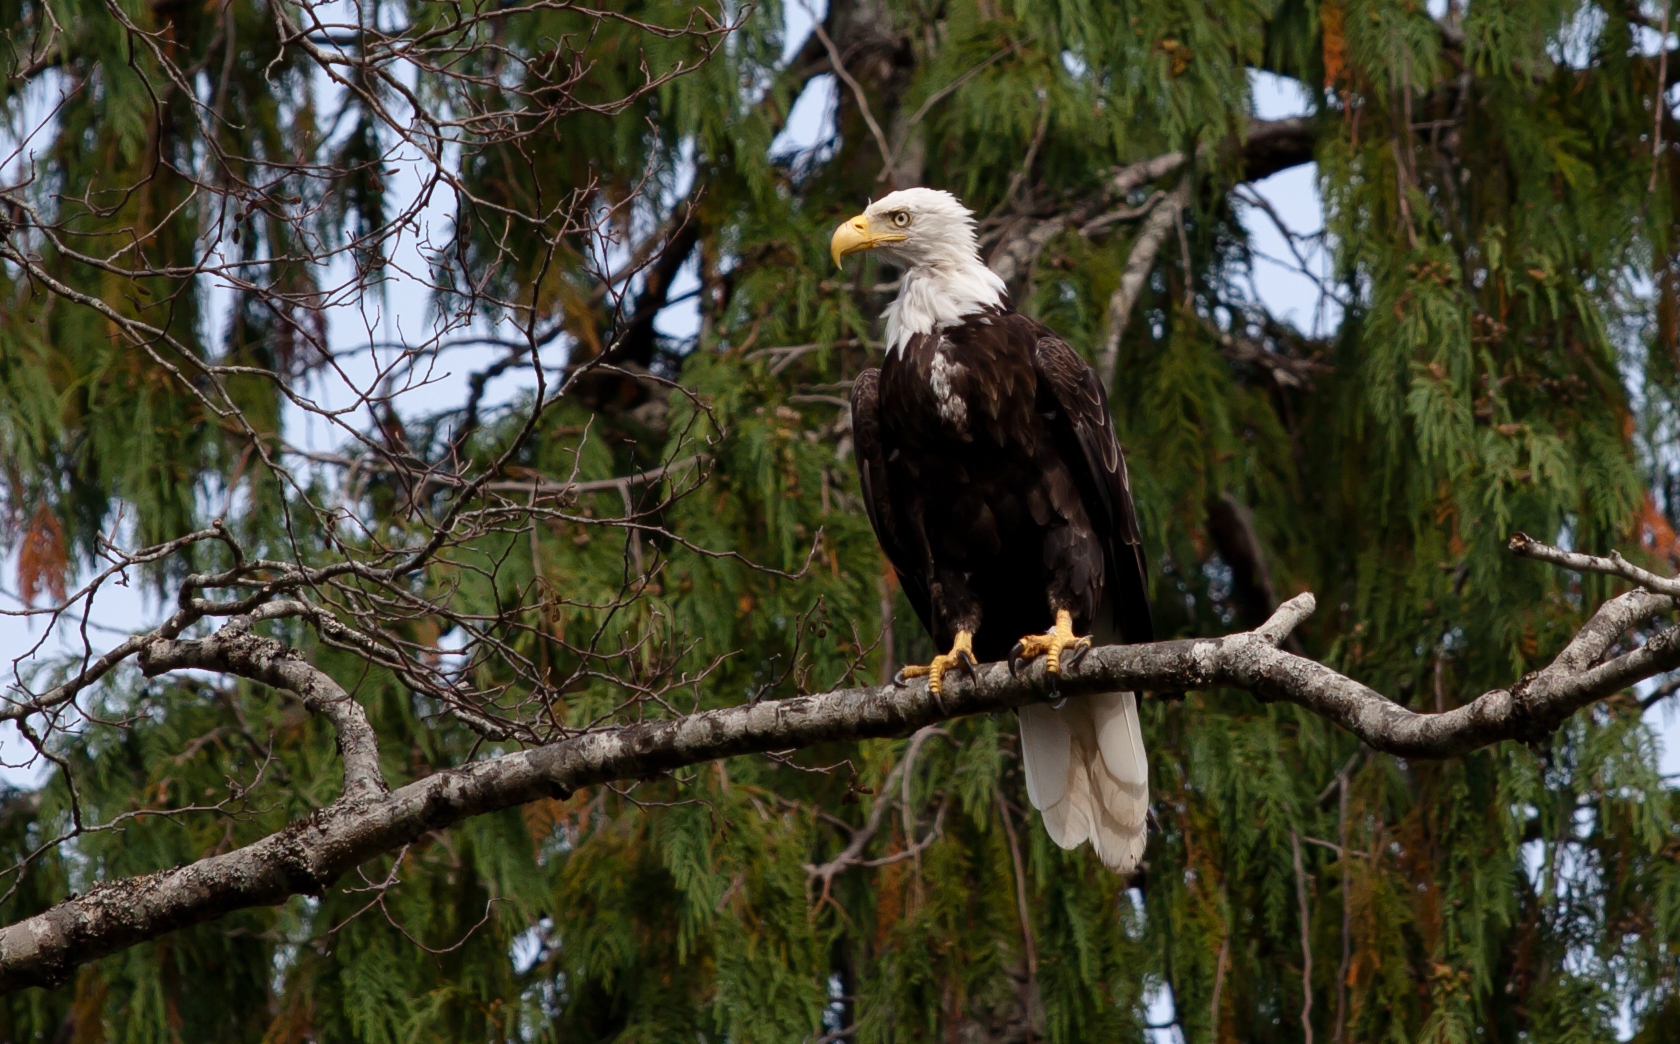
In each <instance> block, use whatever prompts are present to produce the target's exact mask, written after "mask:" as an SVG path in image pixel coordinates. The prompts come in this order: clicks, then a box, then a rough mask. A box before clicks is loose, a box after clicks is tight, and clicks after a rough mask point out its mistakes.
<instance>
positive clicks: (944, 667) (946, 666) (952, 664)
mask: <svg viewBox="0 0 1680 1044" xmlns="http://www.w3.org/2000/svg"><path fill="white" fill-rule="evenodd" d="M953 668H955V669H959V670H964V671H967V672H969V674H970V676H972V675H973V673H974V635H972V634H970V633H969V632H967V631H958V632H957V640H956V641H954V642H952V643H951V651H950V652H948V653H943V654H941V655H939V656H935V657H934V658H933V662H932V663H930V664H928V665H927V666H926V667H923V666H921V665H919V664H912V665H910V666H908V667H905V668H904V669H903V670H901V671H899V672H898V674H897V675H896V676H895V677H894V678H893V681H895V682H897V683H898V684H899V685H903V684H904V683H905V682H907V681H909V680H910V679H911V678H923V677H925V678H927V680H928V691H929V692H931V693H933V694H934V695H935V696H938V695H939V694H940V692H941V691H943V689H944V688H945V672H946V671H949V670H952V669H953Z"/></svg>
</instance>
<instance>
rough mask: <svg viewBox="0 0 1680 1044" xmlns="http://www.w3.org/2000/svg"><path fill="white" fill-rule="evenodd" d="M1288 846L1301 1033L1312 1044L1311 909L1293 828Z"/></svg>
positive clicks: (1305, 878) (1299, 844)
mask: <svg viewBox="0 0 1680 1044" xmlns="http://www.w3.org/2000/svg"><path fill="white" fill-rule="evenodd" d="M1289 847H1290V850H1291V851H1292V852H1293V854H1294V859H1295V901H1296V903H1297V904H1299V906H1300V908H1301V1033H1302V1036H1303V1038H1304V1039H1305V1040H1306V1044H1313V1030H1312V966H1313V962H1312V933H1311V931H1310V929H1311V927H1312V922H1311V913H1312V911H1311V909H1310V908H1309V907H1308V906H1307V874H1306V871H1304V870H1302V869H1301V837H1300V835H1299V834H1297V833H1296V832H1295V831H1294V830H1293V829H1291V830H1290V831H1289Z"/></svg>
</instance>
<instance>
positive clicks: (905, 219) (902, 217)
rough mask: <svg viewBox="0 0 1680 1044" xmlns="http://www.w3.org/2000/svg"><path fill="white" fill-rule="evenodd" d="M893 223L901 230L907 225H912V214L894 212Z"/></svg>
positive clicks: (903, 211) (901, 211) (904, 211)
mask: <svg viewBox="0 0 1680 1044" xmlns="http://www.w3.org/2000/svg"><path fill="white" fill-rule="evenodd" d="M892 223H893V224H895V225H897V226H898V227H899V228H903V227H904V226H905V225H908V224H909V223H910V212H909V211H908V210H895V211H893V215H892Z"/></svg>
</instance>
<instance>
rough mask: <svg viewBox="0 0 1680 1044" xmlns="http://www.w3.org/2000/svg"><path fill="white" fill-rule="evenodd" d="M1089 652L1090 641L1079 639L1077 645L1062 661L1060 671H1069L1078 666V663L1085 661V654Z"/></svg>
mask: <svg viewBox="0 0 1680 1044" xmlns="http://www.w3.org/2000/svg"><path fill="white" fill-rule="evenodd" d="M1090 651H1091V639H1089V638H1081V639H1080V640H1079V644H1078V645H1076V646H1074V647H1073V650H1072V651H1071V652H1070V653H1069V654H1068V657H1067V659H1065V660H1063V661H1062V670H1064V671H1071V670H1073V669H1074V668H1075V667H1077V666H1079V663H1080V661H1081V660H1083V659H1085V654H1086V653H1088V652H1090Z"/></svg>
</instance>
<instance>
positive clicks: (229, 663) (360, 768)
mask: <svg viewBox="0 0 1680 1044" xmlns="http://www.w3.org/2000/svg"><path fill="white" fill-rule="evenodd" d="M282 604H285V603H282ZM251 623H252V620H251V618H250V617H248V616H236V617H234V618H233V619H232V620H231V621H229V622H228V624H227V625H226V626H224V627H223V628H222V629H221V630H219V631H217V632H216V633H215V634H212V635H211V636H210V637H208V638H197V639H192V640H186V641H183V640H174V641H170V640H165V639H158V640H154V641H152V642H150V643H149V644H147V645H146V646H145V648H143V649H142V650H141V651H140V669H141V670H142V671H144V672H145V673H146V676H147V677H148V678H150V677H155V676H157V675H159V674H163V673H165V672H167V671H179V670H184V669H187V668H197V669H199V670H206V671H220V672H222V673H225V674H233V675H237V676H238V677H241V678H249V679H251V680H252V681H257V682H261V683H263V684H264V685H271V686H273V687H274V688H276V689H285V690H286V691H288V692H291V693H294V694H295V695H296V696H297V698H298V699H299V700H300V701H302V703H303V705H304V706H305V707H308V708H309V709H310V710H311V711H313V712H314V713H316V714H319V715H321V716H322V717H323V718H326V719H327V721H329V722H331V723H332V727H333V730H334V731H335V732H336V733H337V734H338V752H339V755H340V757H342V758H343V759H344V794H343V795H342V797H341V798H340V799H339V800H340V803H345V802H350V803H354V802H357V801H360V800H365V799H370V798H376V797H379V796H381V795H383V794H385V793H386V790H387V788H386V786H385V777H384V776H383V775H382V774H381V773H380V771H379V737H378V736H376V735H375V734H374V731H373V726H372V725H369V724H368V720H367V714H366V713H365V712H363V710H362V705H361V704H359V703H357V702H356V701H355V699H353V698H352V697H351V696H350V694H349V693H347V692H345V691H344V688H343V687H342V686H341V685H339V684H338V682H336V681H333V679H332V676H331V675H329V674H328V673H327V672H326V671H323V670H321V669H320V668H318V667H316V666H314V665H313V664H311V663H309V661H307V660H305V659H304V658H303V655H302V654H301V653H299V652H298V651H297V650H296V649H293V648H291V647H289V646H287V645H284V644H282V643H281V642H277V641H275V640H274V639H272V638H263V637H259V636H258V635H254V634H252V633H251Z"/></svg>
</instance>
